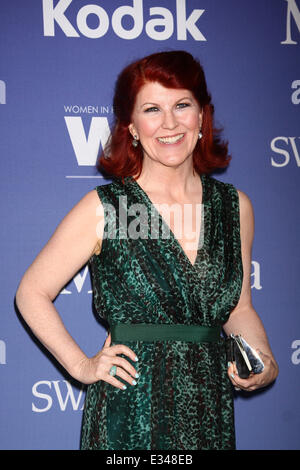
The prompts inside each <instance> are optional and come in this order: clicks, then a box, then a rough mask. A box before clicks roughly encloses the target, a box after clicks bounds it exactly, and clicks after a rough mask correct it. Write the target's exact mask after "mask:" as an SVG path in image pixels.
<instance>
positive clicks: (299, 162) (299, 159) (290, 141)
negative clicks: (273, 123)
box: [271, 137, 300, 167]
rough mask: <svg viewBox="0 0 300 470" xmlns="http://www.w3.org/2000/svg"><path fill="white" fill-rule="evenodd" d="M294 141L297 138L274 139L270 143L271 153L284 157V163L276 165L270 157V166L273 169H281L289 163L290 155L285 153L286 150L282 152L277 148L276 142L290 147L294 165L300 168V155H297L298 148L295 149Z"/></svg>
mask: <svg viewBox="0 0 300 470" xmlns="http://www.w3.org/2000/svg"><path fill="white" fill-rule="evenodd" d="M298 138H299V139H300V137H298ZM296 139H297V137H275V138H274V139H273V140H272V141H271V149H272V150H273V152H275V153H279V154H280V155H283V156H284V157H285V159H284V161H283V162H282V163H278V162H276V161H275V160H274V159H273V158H272V157H271V163H272V166H275V167H283V166H286V165H287V164H288V163H289V161H290V153H289V152H288V151H287V150H284V149H282V148H278V147H277V146H276V145H275V144H276V143H277V141H280V140H281V141H283V142H284V143H285V144H286V145H289V144H290V145H291V148H292V151H293V155H294V158H295V161H296V164H297V166H298V167H300V155H299V151H298V148H297V144H296Z"/></svg>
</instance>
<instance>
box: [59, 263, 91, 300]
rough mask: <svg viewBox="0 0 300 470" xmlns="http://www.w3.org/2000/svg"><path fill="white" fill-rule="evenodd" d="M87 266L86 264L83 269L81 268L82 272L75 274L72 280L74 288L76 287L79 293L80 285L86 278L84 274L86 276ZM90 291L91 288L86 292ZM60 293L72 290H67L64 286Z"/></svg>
mask: <svg viewBox="0 0 300 470" xmlns="http://www.w3.org/2000/svg"><path fill="white" fill-rule="evenodd" d="M88 270H89V268H88V266H87V265H86V266H85V268H84V270H83V274H81V273H78V274H76V276H74V278H73V281H74V284H75V286H76V289H77V292H78V293H79V294H80V292H81V291H82V287H83V284H84V282H85V280H86V276H87V273H88ZM91 293H92V290H89V291H88V294H91ZM60 294H72V292H71V291H70V290H67V289H66V288H64V289H63V290H62V291H61V292H60Z"/></svg>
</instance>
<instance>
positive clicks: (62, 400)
mask: <svg viewBox="0 0 300 470" xmlns="http://www.w3.org/2000/svg"><path fill="white" fill-rule="evenodd" d="M60 382H61V381H60V380H53V381H50V380H40V381H39V382H37V383H35V384H34V385H33V387H32V394H33V396H34V397H36V398H39V399H41V400H45V401H46V404H45V406H44V407H40V406H37V405H36V404H35V403H33V402H32V411H34V412H35V413H45V412H46V411H49V410H50V408H51V407H52V405H53V397H52V396H51V395H50V393H42V392H41V391H39V388H40V387H41V386H45V385H46V386H47V387H48V389H49V391H52V390H54V392H55V394H54V396H55V395H56V398H57V402H58V405H59V408H60V410H61V411H65V410H66V408H67V405H68V403H70V404H71V406H72V409H73V410H74V411H78V410H80V411H81V410H82V409H83V407H84V399H83V388H81V390H80V391H79V394H78V396H77V398H75V394H74V390H73V388H72V386H71V384H70V383H69V382H68V381H67V380H63V382H64V383H65V386H64V387H63V388H64V389H65V388H67V393H66V395H65V396H64V397H63V394H62V392H61V385H60ZM52 384H53V385H54V387H53V388H52Z"/></svg>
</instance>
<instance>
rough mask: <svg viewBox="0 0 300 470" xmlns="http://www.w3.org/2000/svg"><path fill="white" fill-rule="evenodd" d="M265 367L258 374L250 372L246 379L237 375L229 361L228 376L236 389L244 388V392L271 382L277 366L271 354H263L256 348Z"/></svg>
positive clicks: (276, 372)
mask: <svg viewBox="0 0 300 470" xmlns="http://www.w3.org/2000/svg"><path fill="white" fill-rule="evenodd" d="M257 352H258V354H259V355H260V357H261V359H262V361H263V363H264V365H265V367H264V370H263V372H261V373H260V374H253V373H251V374H250V375H249V377H248V378H247V379H241V378H240V377H239V375H238V371H237V368H236V365H235V363H229V367H228V371H227V372H228V376H229V379H230V380H231V382H232V384H233V386H234V388H235V389H236V390H244V391H246V392H252V391H253V390H256V389H258V388H262V387H266V386H267V385H269V384H270V383H272V382H273V381H274V380H275V379H276V377H277V375H278V366H277V364H276V363H275V362H274V361H273V359H272V358H271V356H269V355H267V354H264V353H263V352H261V351H260V350H258V349H257Z"/></svg>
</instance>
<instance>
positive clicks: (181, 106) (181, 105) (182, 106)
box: [177, 103, 190, 109]
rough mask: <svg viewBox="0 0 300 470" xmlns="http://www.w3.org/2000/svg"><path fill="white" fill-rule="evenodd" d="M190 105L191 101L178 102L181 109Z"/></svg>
mask: <svg viewBox="0 0 300 470" xmlns="http://www.w3.org/2000/svg"><path fill="white" fill-rule="evenodd" d="M188 106H190V104H189V103H178V104H177V108H179V109H181V108H186V107H188Z"/></svg>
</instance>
